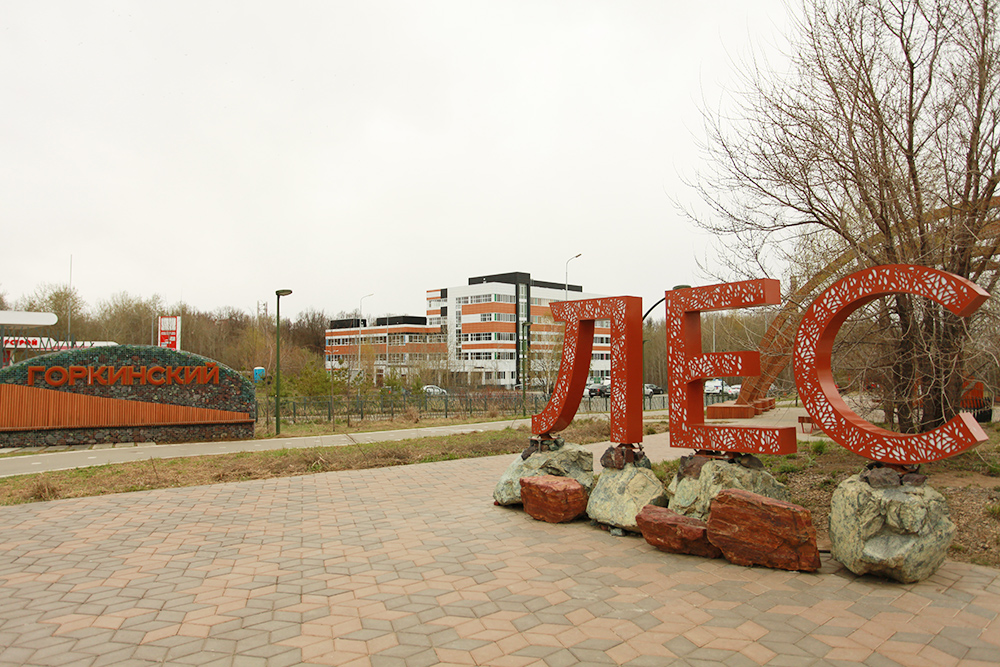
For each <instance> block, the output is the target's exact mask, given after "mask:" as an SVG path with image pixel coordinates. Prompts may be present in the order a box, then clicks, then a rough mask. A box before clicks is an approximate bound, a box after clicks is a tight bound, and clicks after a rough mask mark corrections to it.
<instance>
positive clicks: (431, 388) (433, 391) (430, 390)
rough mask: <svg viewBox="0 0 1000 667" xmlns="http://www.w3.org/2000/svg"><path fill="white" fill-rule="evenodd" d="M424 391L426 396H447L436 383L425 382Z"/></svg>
mask: <svg viewBox="0 0 1000 667" xmlns="http://www.w3.org/2000/svg"><path fill="white" fill-rule="evenodd" d="M423 389H424V393H425V394H427V395H428V396H447V395H448V392H447V391H445V390H444V389H442V388H441V387H439V386H437V385H436V384H425V385H424V387H423Z"/></svg>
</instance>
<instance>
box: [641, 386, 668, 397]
mask: <svg viewBox="0 0 1000 667" xmlns="http://www.w3.org/2000/svg"><path fill="white" fill-rule="evenodd" d="M642 393H643V395H645V396H655V395H656V394H662V393H663V389H661V388H660V387H657V386H656V385H655V384H644V385H642Z"/></svg>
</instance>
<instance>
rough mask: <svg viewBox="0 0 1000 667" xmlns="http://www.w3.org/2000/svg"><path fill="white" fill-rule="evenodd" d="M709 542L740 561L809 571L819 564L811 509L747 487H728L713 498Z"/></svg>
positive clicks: (731, 558) (733, 559) (709, 518)
mask: <svg viewBox="0 0 1000 667" xmlns="http://www.w3.org/2000/svg"><path fill="white" fill-rule="evenodd" d="M708 541H709V542H711V543H712V544H714V545H715V546H717V547H719V549H721V550H722V555H723V556H725V557H726V560H728V561H729V562H730V563H734V564H736V565H747V566H750V565H763V566H764V567H773V568H777V569H781V570H802V571H806V572H813V571H815V570H818V569H819V567H820V560H819V549H818V548H817V547H816V528H815V527H813V525H812V515H811V513H810V512H809V510H807V509H806V508H804V507H800V506H799V505H794V504H792V503H789V502H785V501H783V500H775V499H773V498H768V497H767V496H762V495H759V494H756V493H751V492H749V491H744V490H743V489H727V490H725V491H722V492H721V493H719V495H718V496H716V497H715V499H714V500H713V501H712V511H711V513H710V514H709V515H708Z"/></svg>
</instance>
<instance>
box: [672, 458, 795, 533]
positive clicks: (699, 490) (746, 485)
mask: <svg viewBox="0 0 1000 667" xmlns="http://www.w3.org/2000/svg"><path fill="white" fill-rule="evenodd" d="M726 489H743V490H744V491H750V492H751V493H756V494H757V495H760V496H767V497H768V498H773V499H775V500H783V501H785V502H788V500H789V495H788V487H786V486H785V485H784V484H782V483H781V482H779V481H778V480H776V479H775V478H774V477H773V476H772V475H771V473H769V472H767V471H766V470H753V469H750V468H744V467H743V466H741V465H738V464H735V463H729V462H727V461H709V462H708V463H706V464H705V465H704V466H702V468H701V473H700V474H699V475H698V476H697V477H680V476H675V477H674V479H672V480H671V481H670V485H669V486H667V496H668V497H669V498H670V505H669V507H670V509H672V510H673V511H675V512H677V513H678V514H683V515H684V516H692V517H695V518H696V519H702V520H705V521H707V520H708V510H709V508H710V507H711V505H712V498H714V497H716V496H717V495H719V493H720V492H722V491H725V490H726Z"/></svg>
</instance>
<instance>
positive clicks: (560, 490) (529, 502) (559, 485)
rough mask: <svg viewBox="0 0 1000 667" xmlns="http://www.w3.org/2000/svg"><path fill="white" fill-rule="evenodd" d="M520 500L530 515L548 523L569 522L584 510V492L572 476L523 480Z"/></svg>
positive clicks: (585, 495)
mask: <svg viewBox="0 0 1000 667" xmlns="http://www.w3.org/2000/svg"><path fill="white" fill-rule="evenodd" d="M521 500H522V501H523V502H524V511H525V512H527V513H528V515H529V516H531V517H532V518H533V519H538V520H539V521H547V522H548V523H565V522H567V521H572V520H573V519H575V518H577V517H578V516H580V515H582V514H584V513H585V512H586V511H587V490H586V489H585V488H583V484H580V482H578V481H576V480H575V479H573V478H572V477H556V476H555V475H542V476H541V477H522V478H521Z"/></svg>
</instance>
